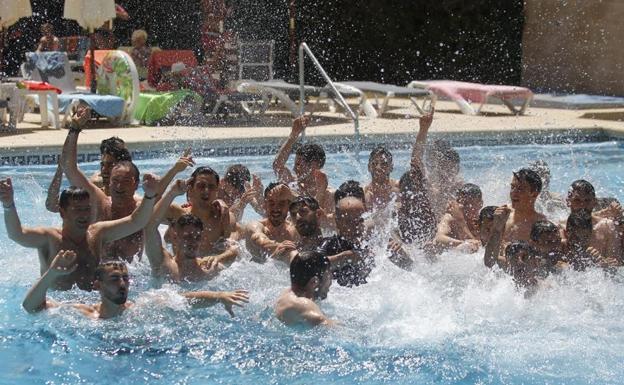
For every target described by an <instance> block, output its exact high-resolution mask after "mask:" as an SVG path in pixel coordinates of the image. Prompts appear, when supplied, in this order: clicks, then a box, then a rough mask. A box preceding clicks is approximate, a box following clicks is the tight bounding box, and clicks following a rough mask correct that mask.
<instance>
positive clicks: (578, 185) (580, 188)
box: [570, 179, 596, 198]
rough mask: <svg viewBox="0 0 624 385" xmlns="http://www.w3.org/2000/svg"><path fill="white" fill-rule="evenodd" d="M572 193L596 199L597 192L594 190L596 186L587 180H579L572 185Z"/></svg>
mask: <svg viewBox="0 0 624 385" xmlns="http://www.w3.org/2000/svg"><path fill="white" fill-rule="evenodd" d="M570 192H579V193H581V194H586V195H589V196H591V197H592V198H595V197H596V190H595V189H594V186H593V185H592V184H591V183H589V182H588V181H586V180H585V179H578V180H575V181H574V182H572V185H570Z"/></svg>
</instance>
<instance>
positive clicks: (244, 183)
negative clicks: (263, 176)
mask: <svg viewBox="0 0 624 385" xmlns="http://www.w3.org/2000/svg"><path fill="white" fill-rule="evenodd" d="M263 190H264V187H263V186H262V181H261V180H260V178H259V177H258V176H257V175H251V173H250V172H249V169H248V168H247V167H245V166H243V165H242V164H235V165H232V166H230V167H228V168H227V170H225V176H224V177H223V179H221V181H220V183H219V199H222V200H223V201H224V202H225V204H226V205H228V207H229V208H230V212H231V213H232V214H233V215H234V218H236V222H239V223H240V222H241V220H242V219H243V214H244V212H245V207H247V205H248V204H250V205H251V207H253V209H254V210H255V211H256V212H257V213H258V214H260V215H264V208H263V205H264V197H263V195H262V191H263Z"/></svg>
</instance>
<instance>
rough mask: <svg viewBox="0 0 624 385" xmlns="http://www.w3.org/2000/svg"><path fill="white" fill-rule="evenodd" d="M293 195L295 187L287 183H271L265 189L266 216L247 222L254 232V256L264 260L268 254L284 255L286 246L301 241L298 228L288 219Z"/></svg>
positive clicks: (251, 247) (251, 248) (250, 245)
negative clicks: (290, 186) (291, 187)
mask: <svg viewBox="0 0 624 385" xmlns="http://www.w3.org/2000/svg"><path fill="white" fill-rule="evenodd" d="M293 199H294V195H293V193H292V191H291V190H290V188H289V187H288V186H287V185H286V184H284V183H280V182H277V183H269V185H268V186H267V187H266V189H265V190H264V211H265V212H266V218H264V219H261V220H259V221H257V222H254V223H250V224H249V225H248V226H247V227H248V231H249V233H250V236H249V239H248V240H247V249H248V250H249V252H250V253H251V254H252V256H253V257H254V259H256V260H258V261H264V260H266V258H267V256H274V257H275V256H277V255H281V254H282V252H283V251H285V248H286V249H288V248H292V247H293V245H294V243H296V242H297V239H298V236H297V231H296V230H295V227H294V226H293V223H291V222H290V221H289V220H288V209H289V207H290V204H291V202H292V201H293ZM276 253H277V254H276Z"/></svg>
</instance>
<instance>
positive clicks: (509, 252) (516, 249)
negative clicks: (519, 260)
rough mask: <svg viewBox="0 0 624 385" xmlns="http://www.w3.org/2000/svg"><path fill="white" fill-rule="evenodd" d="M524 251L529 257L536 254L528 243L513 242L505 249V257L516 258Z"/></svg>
mask: <svg viewBox="0 0 624 385" xmlns="http://www.w3.org/2000/svg"><path fill="white" fill-rule="evenodd" d="M523 251H525V252H526V253H527V254H529V255H532V254H534V252H533V248H532V247H531V245H529V244H528V243H527V242H526V241H513V242H511V243H510V244H508V245H507V247H505V257H507V258H516V257H517V256H518V254H520V253H521V252H523Z"/></svg>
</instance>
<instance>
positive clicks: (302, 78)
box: [299, 43, 360, 153]
mask: <svg viewBox="0 0 624 385" xmlns="http://www.w3.org/2000/svg"><path fill="white" fill-rule="evenodd" d="M305 54H308V56H309V57H310V59H311V60H312V63H314V66H315V67H316V68H317V69H318V71H319V72H320V73H321V76H323V78H324V79H325V81H326V82H327V85H329V87H330V88H331V90H332V92H333V93H334V95H335V96H336V99H338V103H339V104H340V105H341V107H342V108H344V109H345V110H346V111H347V112H348V113H349V116H350V117H351V119H352V120H353V126H354V133H353V134H354V137H355V151H356V153H359V151H360V121H359V119H358V115H357V114H355V113H354V112H353V110H352V109H351V107H349V105H348V104H347V102H346V101H345V100H344V97H343V96H342V94H341V93H340V92H338V89H336V86H335V85H334V82H333V81H332V80H331V79H330V77H329V76H328V75H327V72H325V70H324V69H323V67H322V66H321V63H319V61H318V60H317V59H316V56H314V54H313V53H312V51H311V50H310V47H308V45H307V44H306V43H301V44H300V45H299V108H300V115H303V113H304V99H305V68H304V59H305V57H304V55H305Z"/></svg>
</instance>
